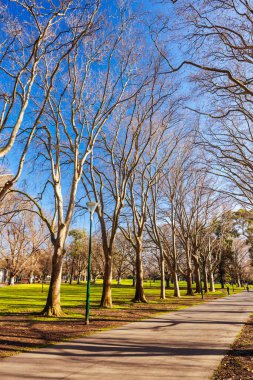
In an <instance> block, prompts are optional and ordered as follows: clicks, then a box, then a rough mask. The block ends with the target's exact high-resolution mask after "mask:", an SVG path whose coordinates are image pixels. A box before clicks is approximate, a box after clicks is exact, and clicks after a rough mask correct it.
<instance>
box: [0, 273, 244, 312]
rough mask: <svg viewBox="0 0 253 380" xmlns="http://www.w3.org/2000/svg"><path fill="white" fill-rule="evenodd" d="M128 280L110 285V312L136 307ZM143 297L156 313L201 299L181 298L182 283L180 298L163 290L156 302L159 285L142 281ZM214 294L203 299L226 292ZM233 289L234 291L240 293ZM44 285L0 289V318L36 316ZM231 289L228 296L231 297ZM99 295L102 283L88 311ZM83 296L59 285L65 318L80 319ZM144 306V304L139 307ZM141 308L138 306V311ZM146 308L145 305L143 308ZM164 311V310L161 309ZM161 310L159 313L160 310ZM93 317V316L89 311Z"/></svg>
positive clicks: (79, 287)
mask: <svg viewBox="0 0 253 380" xmlns="http://www.w3.org/2000/svg"><path fill="white" fill-rule="evenodd" d="M131 283H132V280H123V281H122V284H121V285H117V284H116V281H114V282H113V287H112V295H113V309H121V308H123V309H125V308H131V307H135V305H136V304H134V303H133V302H131V300H132V298H133V296H134V291H135V290H134V288H133V287H132V286H131ZM144 285H145V294H146V297H147V300H148V305H150V306H152V307H153V308H156V307H158V309H159V310H161V308H163V307H164V306H165V305H167V306H168V304H171V305H172V304H173V305H174V306H175V304H177V308H181V307H185V306H188V303H189V301H191V302H190V303H191V304H193V303H194V304H195V303H198V302H201V296H200V295H199V294H198V295H195V296H193V297H189V296H185V294H186V283H185V282H181V283H180V288H181V295H182V297H181V298H180V299H176V298H175V297H173V289H166V296H167V298H166V300H160V298H159V295H160V289H159V286H160V282H159V281H156V282H150V281H145V283H144ZM216 289H217V290H216V292H215V293H208V294H207V295H205V296H204V298H205V299H206V298H208V299H209V298H210V299H211V298H213V297H214V296H215V298H216V297H222V296H224V295H227V292H226V290H222V289H221V288H220V285H218V284H217V285H216ZM240 290H241V289H240V288H236V289H235V292H238V291H240ZM47 291H48V285H44V291H43V293H42V286H41V284H25V285H24V284H22V285H14V286H5V287H2V288H0V315H6V314H17V313H39V312H40V311H41V310H42V309H43V306H44V305H45V302H46V297H47ZM232 293H233V292H232V289H231V294H232ZM101 294H102V281H98V283H97V284H96V285H92V286H91V309H92V310H96V309H98V308H99V302H100V298H101ZM85 297H86V284H84V283H83V284H80V285H77V284H73V285H69V284H62V288H61V303H62V308H63V310H64V312H65V313H66V316H68V317H74V318H78V317H83V310H84V304H85ZM142 306H144V305H142ZM140 307H141V305H138V308H140ZM145 307H147V306H145ZM164 309H167V308H165V307H164ZM161 311H163V310H161ZM93 314H95V313H94V312H93Z"/></svg>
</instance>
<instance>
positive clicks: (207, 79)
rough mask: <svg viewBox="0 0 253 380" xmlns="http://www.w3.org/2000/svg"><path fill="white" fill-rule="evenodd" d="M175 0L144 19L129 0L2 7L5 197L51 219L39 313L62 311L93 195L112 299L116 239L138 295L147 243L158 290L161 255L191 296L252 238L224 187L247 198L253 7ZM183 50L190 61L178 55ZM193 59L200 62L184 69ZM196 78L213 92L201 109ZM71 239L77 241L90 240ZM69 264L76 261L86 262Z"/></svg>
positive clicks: (0, 105)
mask: <svg viewBox="0 0 253 380" xmlns="http://www.w3.org/2000/svg"><path fill="white" fill-rule="evenodd" d="M164 3H168V2H166V1H164ZM174 3H176V4H175V5H174V8H173V9H174V11H175V17H174V18H172V19H170V18H169V19H167V18H166V17H165V18H164V17H158V18H157V19H156V20H155V22H151V23H149V24H150V25H148V28H146V23H143V18H145V14H142V13H141V11H140V10H136V8H135V7H132V4H131V2H129V1H122V2H120V3H119V4H116V2H115V4H114V3H112V5H111V6H110V5H108V6H107V7H105V6H104V2H103V1H99V0H92V1H79V0H67V1H64V2H59V3H58V2H57V3H53V2H52V1H46V2H43V3H42V2H40V1H32V0H29V1H28V0H19V1H18V0H17V1H15V0H14V1H13V2H12V7H13V9H14V11H13V9H12V8H11V7H10V6H4V4H3V6H2V7H1V18H2V20H3V21H4V22H3V23H2V24H3V25H4V28H3V33H2V34H1V37H0V38H1V42H0V79H1V80H0V82H1V87H0V114H1V118H0V133H1V141H0V143H1V149H0V155H1V157H6V158H7V159H8V158H9V159H10V160H12V166H13V172H14V174H13V175H11V176H6V177H5V178H6V180H5V181H4V183H3V184H2V185H1V191H0V200H1V204H2V205H3V204H4V202H5V201H6V199H7V198H6V197H8V196H13V194H16V195H15V196H19V197H20V198H19V206H18V207H19V208H18V209H17V210H14V214H16V212H17V211H20V212H26V213H28V212H30V213H31V214H32V215H33V216H34V215H35V216H36V218H37V217H38V218H39V220H40V221H41V222H38V223H42V224H43V226H45V228H47V231H48V234H49V238H50V242H51V243H50V244H51V245H52V252H53V253H52V264H51V266H52V272H51V281H50V287H49V292H48V298H47V303H46V306H45V308H44V311H43V313H44V314H45V315H60V314H61V307H60V285H61V278H62V270H63V264H64V262H65V257H67V256H66V244H67V239H68V236H69V233H70V230H71V225H72V222H73V218H74V216H75V215H76V213H78V212H81V213H82V212H83V211H84V206H83V205H84V200H85V199H92V200H93V199H94V200H95V201H96V202H97V203H98V204H99V207H98V208H97V210H96V213H97V217H98V221H99V226H100V234H101V241H102V243H101V248H99V255H100V254H101V251H102V253H103V270H102V272H103V276H104V278H103V280H104V281H103V294H102V298H101V306H104V307H111V306H112V294H111V282H112V275H113V261H115V260H114V258H115V252H116V251H117V249H116V248H115V247H116V245H117V244H118V241H121V239H125V240H123V241H126V242H127V244H128V249H127V252H128V255H132V254H134V260H135V265H134V271H135V277H136V284H135V286H136V292H135V297H134V300H135V301H136V302H146V298H145V294H144V287H143V252H144V251H145V252H147V251H148V252H151V251H153V252H155V255H154V261H155V260H156V256H157V255H158V258H159V265H160V268H161V279H162V281H161V282H162V288H161V297H164V296H165V292H164V286H165V274H164V273H165V265H167V270H168V272H170V273H171V274H172V276H173V283H174V289H175V296H180V289H179V285H178V276H183V277H184V278H186V279H187V292H188V294H192V279H193V277H194V280H195V281H196V286H197V291H199V290H200V277H201V274H200V273H203V277H204V282H205V290H207V286H208V285H207V282H208V278H209V279H210V283H211V289H212V290H213V289H214V276H215V275H216V274H217V271H218V268H219V271H220V273H223V272H224V269H222V263H223V262H224V260H223V259H224V257H225V256H226V255H225V252H227V256H228V257H229V258H228V259H227V260H228V261H227V262H229V263H230V264H231V263H232V262H233V261H232V259H231V257H232V256H235V254H234V252H235V251H236V252H238V251H240V250H242V251H243V250H244V248H242V247H244V246H245V244H246V246H247V243H249V244H250V240H249V239H248V238H245V239H248V240H243V238H242V237H241V236H242V235H243V234H242V233H241V231H240V230H238V231H237V232H235V231H234V230H233V229H234V226H233V223H232V222H231V220H230V218H227V212H228V210H229V209H230V208H231V207H233V206H231V205H228V206H226V207H225V206H224V204H226V203H227V198H226V197H227V194H228V193H229V192H230V195H231V192H232V195H233V197H234V198H237V199H238V198H239V199H240V201H242V200H243V201H244V204H248V205H251V204H252V203H251V194H252V191H251V180H250V179H251V169H252V168H251V142H252V141H251V122H252V118H251V113H250V112H251V111H250V102H251V79H250V78H251V75H250V74H249V75H248V74H247V73H248V72H250V68H251V58H250V57H251V55H250V51H251V50H250V49H251V47H250V41H251V37H250V33H251V32H250V27H251V18H252V9H251V8H250V5H249V4H248V2H247V1H244V0H240V1H238V2H235V1H232V0H231V1H230V0H228V1H226V2H224V1H219V0H217V1H199V2H198V4H196V2H195V1H188V0H187V1H183V0H182V1H181V2H180V1H178V2H174ZM177 10H178V12H177ZM222 10H223V11H224V10H226V12H222V13H221V11H222ZM217 13H219V15H220V14H222V18H221V19H220V18H219V20H220V21H219V24H218V25H217V23H216V20H217ZM147 19H148V18H147ZM175 19H176V22H177V25H178V26H179V27H177V28H175V25H171V23H173V22H174V20H175ZM185 26H186V27H185ZM235 26H236V27H235ZM175 30H176V31H177V35H176V32H175ZM210 31H211V32H210ZM178 38H181V39H182V41H185V43H183V49H182V51H179V46H176V45H175V43H176V42H175V40H177V41H178ZM167 41H169V45H168V43H167ZM188 41H193V43H192V45H190V44H189V43H188ZM175 51H177V52H178V57H179V59H181V57H182V55H186V56H187V59H185V60H184V59H182V62H179V63H178V62H175V63H174V62H173V61H174V55H175ZM172 54H173V57H171V55H172ZM183 58H184V57H183ZM193 58H194V59H193ZM213 62H215V65H214V64H213ZM186 66H187V67H188V68H189V67H190V68H194V71H193V72H191V71H190V69H187V70H186V71H185V72H184V73H183V74H182V69H184V67H186ZM186 75H187V77H186ZM189 78H190V79H191V81H189ZM193 81H194V86H193V84H192V82H193ZM182 83H184V85H183V86H182ZM196 86H197V91H199V92H200V93H201V95H203V93H205V94H207V96H206V97H205V99H204V100H203V101H202V98H203V96H202V97H199V99H198V104H200V106H199V108H198V109H196V107H193V105H192V103H193V102H192V99H193V98H192V93H193V90H196ZM182 89H183V90H186V91H182ZM189 89H190V90H191V94H190V95H191V96H190V95H189V96H190V102H189V97H188V98H187V97H186V96H185V92H187V91H189ZM206 100H208V101H206ZM221 102H222V103H221ZM206 104H207V105H206ZM185 105H187V110H186V109H185V107H184V106H185ZM193 108H194V110H193ZM193 111H194V115H196V114H197V116H198V117H197V118H195V117H193V116H192V114H193V113H192V112H193ZM210 120H211V122H210ZM203 127H204V128H203ZM206 127H207V128H206ZM221 131H222V133H220V132H221ZM217 174H219V178H223V179H225V180H226V181H227V182H224V181H220V180H218V179H217ZM24 179H25V181H24ZM38 179H39V180H38ZM18 180H19V184H20V186H19V187H17V186H16V187H13V186H14V184H15V183H17V181H18ZM22 180H23V181H22ZM227 183H229V185H227ZM21 184H22V185H21ZM235 189H236V190H235ZM221 194H224V197H223V196H221ZM28 204H29V207H28V206H27V205H28ZM4 214H5V213H3V215H4ZM7 214H8V212H7ZM16 218H18V216H16ZM32 218H33V217H31V219H32ZM36 223H37V222H36ZM36 223H35V221H32V222H31V224H32V225H35V224H36ZM25 228H28V227H27V226H25ZM43 228H44V227H43ZM28 230H29V228H28ZM23 231H24V230H23ZM14 232H15V231H12V232H11V235H13V234H14ZM119 233H120V236H121V237H120V239H119V238H118V236H119ZM236 233H237V235H238V236H237V235H234V234H236ZM22 234H23V235H24V232H22V231H21V233H20V236H22ZM27 234H29V232H27ZM42 235H43V234H42ZM42 235H41V236H42ZM7 236H8V234H7ZM73 238H74V242H73V243H72V244H80V242H81V244H83V240H85V237H82V238H81V239H77V237H76V236H73ZM235 238H237V239H239V240H238V241H237V243H235V242H234V240H235ZM3 239H5V241H4V240H3V243H2V251H4V249H5V247H6V246H7V240H6V238H4V237H3ZM17 240H18V244H20V238H17ZM41 244H42V245H43V244H44V243H41ZM122 244H123V245H124V244H125V243H122ZM236 244H237V248H235V247H236ZM98 246H100V244H99V243H98ZM39 247H40V245H39V242H38V248H37V250H38V249H39ZM239 247H241V248H240V249H239ZM29 249H30V248H29ZM31 249H32V248H31ZM20 251H21V249H20ZM229 252H230V253H229ZM231 252H233V254H232V253H231ZM245 252H246V259H247V260H248V253H247V252H248V249H247V248H245ZM99 255H98V256H97V257H99ZM68 260H69V261H70V267H71V265H72V264H71V257H70V258H69V259H68ZM247 260H246V261H247ZM99 261H100V260H98V262H99ZM72 263H73V270H74V263H75V268H76V269H75V270H76V271H78V269H77V268H79V271H80V270H81V269H80V268H81V266H82V265H83V263H82V261H80V262H79V263H78V262H77V260H74V261H73V260H72ZM94 265H95V264H94ZM231 265H232V264H231ZM236 265H237V264H236ZM236 265H235V260H234V269H233V271H234V272H233V273H237V274H236V275H235V274H233V278H237V281H239V277H240V276H241V274H240V273H239V272H240V271H241V272H242V271H243V270H242V269H240V271H239V269H238V268H237V269H235V267H236ZM118 266H119V265H118ZM98 267H99V265H98ZM223 267H224V265H223ZM99 270H100V268H98V269H96V271H95V270H94V273H95V272H97V271H99ZM79 273H81V272H79ZM70 276H71V272H70ZM222 276H223V277H224V274H222ZM79 277H80V274H79Z"/></svg>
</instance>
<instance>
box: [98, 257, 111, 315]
mask: <svg viewBox="0 0 253 380" xmlns="http://www.w3.org/2000/svg"><path fill="white" fill-rule="evenodd" d="M100 307H107V308H110V307H112V255H111V254H110V253H109V252H107V254H106V255H105V271H104V281H103V293H102V297H101V301H100Z"/></svg>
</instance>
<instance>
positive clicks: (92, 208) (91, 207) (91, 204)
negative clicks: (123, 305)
mask: <svg viewBox="0 0 253 380" xmlns="http://www.w3.org/2000/svg"><path fill="white" fill-rule="evenodd" d="M86 206H87V208H88V210H89V213H90V236H89V256H88V274H87V292H86V313H85V324H86V325H88V324H89V314H90V280H91V243H92V241H91V239H92V220H93V214H94V211H95V210H96V208H97V206H98V204H97V203H96V202H87V203H86Z"/></svg>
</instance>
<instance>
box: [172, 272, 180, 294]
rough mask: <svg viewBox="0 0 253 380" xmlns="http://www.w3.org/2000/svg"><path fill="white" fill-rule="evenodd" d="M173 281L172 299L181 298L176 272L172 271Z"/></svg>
mask: <svg viewBox="0 0 253 380" xmlns="http://www.w3.org/2000/svg"><path fill="white" fill-rule="evenodd" d="M173 279H174V281H173V282H174V297H178V298H179V297H181V295H180V288H179V283H178V275H177V272H176V271H174V273H173Z"/></svg>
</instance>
